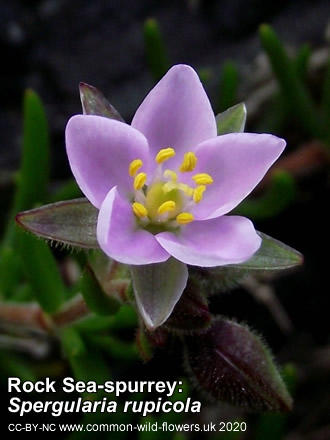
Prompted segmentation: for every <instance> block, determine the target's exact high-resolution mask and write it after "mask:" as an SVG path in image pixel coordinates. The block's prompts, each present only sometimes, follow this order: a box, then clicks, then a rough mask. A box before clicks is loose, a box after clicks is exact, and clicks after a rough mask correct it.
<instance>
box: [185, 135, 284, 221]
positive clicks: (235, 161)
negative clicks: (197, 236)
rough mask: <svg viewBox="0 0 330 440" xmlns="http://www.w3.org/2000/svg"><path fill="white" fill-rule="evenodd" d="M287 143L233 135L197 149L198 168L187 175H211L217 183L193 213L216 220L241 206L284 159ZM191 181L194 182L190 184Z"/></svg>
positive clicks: (222, 137)
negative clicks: (274, 165) (267, 174)
mask: <svg viewBox="0 0 330 440" xmlns="http://www.w3.org/2000/svg"><path fill="white" fill-rule="evenodd" d="M284 147H285V141H284V140H283V139H280V138H278V137H276V136H272V135H269V134H250V133H232V134H226V135H223V136H218V137H217V138H215V139H211V140H209V141H206V142H204V143H202V144H201V145H199V146H198V147H197V149H196V155H197V167H196V169H195V170H194V172H193V173H188V174H189V175H188V174H187V175H185V176H184V180H185V182H187V183H192V182H193V181H192V180H191V176H192V175H194V174H196V173H208V174H210V175H211V176H212V178H213V181H214V182H213V183H212V184H211V185H208V186H207V189H206V191H205V192H204V197H203V200H202V201H201V202H199V203H198V204H197V205H193V208H192V210H191V212H192V213H193V214H194V215H195V218H196V219H204V218H214V217H218V216H220V215H223V214H226V213H227V212H229V211H231V210H232V209H233V208H235V206H237V205H238V204H239V203H240V202H241V201H242V200H243V199H244V198H245V197H246V196H247V195H248V194H249V193H250V192H251V191H252V190H253V189H254V188H255V186H256V185H257V184H258V183H259V182H260V180H261V179H262V178H263V176H264V175H265V174H266V172H267V171H268V169H269V168H270V167H271V165H272V164H273V163H274V162H275V161H276V159H277V158H278V157H279V156H280V154H281V153H282V151H283V150H284ZM189 179H190V181H189Z"/></svg>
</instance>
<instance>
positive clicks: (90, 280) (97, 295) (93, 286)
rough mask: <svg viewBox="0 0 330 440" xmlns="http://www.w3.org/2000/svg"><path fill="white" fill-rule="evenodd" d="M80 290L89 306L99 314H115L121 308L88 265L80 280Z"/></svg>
mask: <svg viewBox="0 0 330 440" xmlns="http://www.w3.org/2000/svg"><path fill="white" fill-rule="evenodd" d="M80 290H81V293H82V295H83V297H84V300H85V301H86V304H87V306H88V308H89V309H90V310H91V311H92V312H94V313H96V314H97V315H101V316H109V315H113V314H114V313H116V312H117V311H118V310H119V308H120V304H119V302H118V301H116V300H115V298H111V297H110V296H108V295H107V294H106V293H105V292H104V290H103V289H102V287H101V285H100V283H99V282H98V280H97V279H96V277H95V275H94V272H93V271H92V269H91V268H90V266H88V265H87V266H86V267H85V269H84V271H83V274H82V277H81V280H80Z"/></svg>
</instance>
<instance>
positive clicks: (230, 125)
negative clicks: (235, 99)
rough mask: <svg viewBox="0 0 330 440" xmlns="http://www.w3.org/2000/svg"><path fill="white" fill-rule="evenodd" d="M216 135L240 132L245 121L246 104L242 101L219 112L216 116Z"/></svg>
mask: <svg viewBox="0 0 330 440" xmlns="http://www.w3.org/2000/svg"><path fill="white" fill-rule="evenodd" d="M215 120H216V123H217V131H218V135H221V134H227V133H242V132H243V131H244V128H245V122H246V106H245V104H244V102H241V103H240V104H236V105H234V106H233V107H230V108H229V109H227V110H226V111H224V112H222V113H219V114H218V115H217V116H216V118H215Z"/></svg>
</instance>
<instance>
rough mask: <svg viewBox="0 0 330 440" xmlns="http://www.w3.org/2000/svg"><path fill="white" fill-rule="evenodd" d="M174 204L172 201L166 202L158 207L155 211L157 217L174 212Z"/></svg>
mask: <svg viewBox="0 0 330 440" xmlns="http://www.w3.org/2000/svg"><path fill="white" fill-rule="evenodd" d="M175 206H176V205H175V202H174V201H173V200H168V201H167V202H164V203H162V204H161V205H160V207H159V208H158V209H157V212H158V214H159V215H162V214H165V213H166V212H169V211H174V209H175Z"/></svg>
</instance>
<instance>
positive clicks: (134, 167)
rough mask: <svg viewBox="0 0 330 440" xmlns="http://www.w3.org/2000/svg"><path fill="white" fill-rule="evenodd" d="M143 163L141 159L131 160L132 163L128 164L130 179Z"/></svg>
mask: <svg viewBox="0 0 330 440" xmlns="http://www.w3.org/2000/svg"><path fill="white" fill-rule="evenodd" d="M142 165H143V162H142V160H141V159H134V160H132V162H131V163H130V164H129V167H128V173H129V175H130V176H131V177H134V176H135V174H136V173H137V172H138V171H139V169H140V168H141V167H142Z"/></svg>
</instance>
